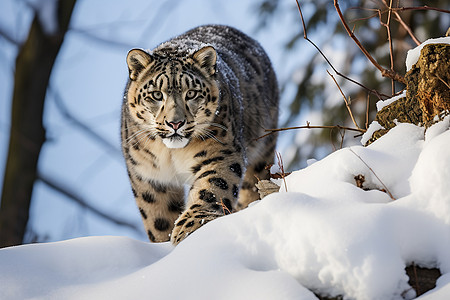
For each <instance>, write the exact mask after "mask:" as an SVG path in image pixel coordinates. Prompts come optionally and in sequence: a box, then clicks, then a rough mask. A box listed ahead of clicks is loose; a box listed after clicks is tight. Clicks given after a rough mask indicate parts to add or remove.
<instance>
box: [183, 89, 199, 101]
mask: <svg viewBox="0 0 450 300" xmlns="http://www.w3.org/2000/svg"><path fill="white" fill-rule="evenodd" d="M197 94H198V91H196V90H189V91H187V92H186V96H185V99H186V100H192V99H194V98H195V97H197Z"/></svg>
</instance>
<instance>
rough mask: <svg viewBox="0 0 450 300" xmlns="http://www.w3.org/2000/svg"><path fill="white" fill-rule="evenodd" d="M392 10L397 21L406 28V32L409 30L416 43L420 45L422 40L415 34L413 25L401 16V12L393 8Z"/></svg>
mask: <svg viewBox="0 0 450 300" xmlns="http://www.w3.org/2000/svg"><path fill="white" fill-rule="evenodd" d="M392 12H393V13H394V15H395V17H396V19H397V21H398V22H399V23H400V25H402V27H403V28H404V29H405V30H406V32H408V34H409V36H410V37H411V38H412V40H413V41H414V43H416V45H417V46H419V45H420V44H421V42H420V41H419V40H418V39H417V38H416V36H415V35H414V33H413V32H412V30H411V27H409V26H408V25H406V23H405V22H404V21H403V19H402V17H401V16H400V14H399V13H398V12H397V11H395V10H392Z"/></svg>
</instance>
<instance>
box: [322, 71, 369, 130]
mask: <svg viewBox="0 0 450 300" xmlns="http://www.w3.org/2000/svg"><path fill="white" fill-rule="evenodd" d="M327 73H328V75H330V76H331V78H332V79H333V81H334V83H335V84H336V86H337V87H338V89H339V92H341V95H342V98H343V99H344V102H345V107H347V111H348V113H349V115H350V118H351V119H352V122H353V124H354V125H355V127H356V128H358V129H361V128H360V127H359V126H358V124H356V121H355V117H354V116H353V113H352V109H351V108H350V104H349V103H348V100H347V97H345V95H344V92H343V91H342V89H341V87H340V86H339V84H338V83H337V81H336V79H335V78H334V76H333V75H332V74H331V73H330V72H328V70H327Z"/></svg>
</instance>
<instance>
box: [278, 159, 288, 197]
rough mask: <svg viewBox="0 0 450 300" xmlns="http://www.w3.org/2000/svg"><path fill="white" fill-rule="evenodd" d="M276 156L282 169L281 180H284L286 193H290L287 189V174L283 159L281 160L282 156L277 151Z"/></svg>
mask: <svg viewBox="0 0 450 300" xmlns="http://www.w3.org/2000/svg"><path fill="white" fill-rule="evenodd" d="M275 155H276V157H277V160H278V167H279V168H280V171H281V178H282V179H283V182H284V189H285V190H286V192H287V191H288V189H287V184H286V179H285V177H286V173H285V172H284V164H283V159H282V158H281V154H280V153H279V152H277V151H275Z"/></svg>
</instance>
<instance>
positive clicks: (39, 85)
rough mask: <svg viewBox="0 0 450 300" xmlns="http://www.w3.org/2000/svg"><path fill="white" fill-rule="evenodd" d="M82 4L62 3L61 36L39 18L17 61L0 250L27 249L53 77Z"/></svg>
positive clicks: (59, 11)
mask: <svg viewBox="0 0 450 300" xmlns="http://www.w3.org/2000/svg"><path fill="white" fill-rule="evenodd" d="M75 1H76V0H70V1H69V0H68V1H65V0H64V1H59V3H58V8H57V21H58V30H57V31H56V32H55V33H54V34H51V35H48V34H46V33H45V32H44V31H43V29H42V26H41V23H40V21H39V19H38V17H37V15H35V17H34V20H33V22H32V24H31V27H30V31H29V35H28V38H27V40H26V41H25V43H24V44H23V45H22V47H21V49H20V50H19V53H18V55H17V59H16V68H15V75H14V91H13V99H12V101H13V103H12V115H11V131H10V138H9V149H8V157H7V162H6V169H5V174H4V181H3V191H2V198H1V206H0V247H5V246H11V245H17V244H21V243H22V241H23V237H24V234H25V230H26V226H27V222H28V216H29V208H30V202H31V195H32V191H33V184H34V181H35V179H36V174H37V163H38V158H39V153H40V150H41V147H42V144H43V143H44V141H45V129H44V127H43V124H42V117H43V109H44V100H45V94H46V90H47V85H48V82H49V79H50V74H51V71H52V68H53V64H54V62H55V60H56V56H57V54H58V52H59V49H60V47H61V44H62V42H63V40H64V35H65V33H66V31H67V29H68V25H69V21H70V17H71V15H72V11H73V7H74V5H75Z"/></svg>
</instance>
